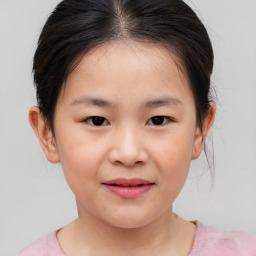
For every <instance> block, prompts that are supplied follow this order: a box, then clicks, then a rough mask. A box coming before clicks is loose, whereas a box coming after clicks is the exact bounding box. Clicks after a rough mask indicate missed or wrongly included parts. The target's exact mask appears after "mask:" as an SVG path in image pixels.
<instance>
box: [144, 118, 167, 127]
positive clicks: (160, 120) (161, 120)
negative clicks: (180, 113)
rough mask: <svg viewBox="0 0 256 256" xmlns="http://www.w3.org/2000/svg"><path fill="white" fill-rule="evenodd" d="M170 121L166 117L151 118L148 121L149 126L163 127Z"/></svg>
mask: <svg viewBox="0 0 256 256" xmlns="http://www.w3.org/2000/svg"><path fill="white" fill-rule="evenodd" d="M170 121H171V119H170V118H169V117H167V116H153V117H151V118H150V119H149V120H148V124H149V125H158V126H160V125H165V124H166V123H168V122H170Z"/></svg>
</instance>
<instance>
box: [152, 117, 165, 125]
mask: <svg viewBox="0 0 256 256" xmlns="http://www.w3.org/2000/svg"><path fill="white" fill-rule="evenodd" d="M163 122H164V117H163V116H155V117H152V123H153V124H154V125H161V124H163Z"/></svg>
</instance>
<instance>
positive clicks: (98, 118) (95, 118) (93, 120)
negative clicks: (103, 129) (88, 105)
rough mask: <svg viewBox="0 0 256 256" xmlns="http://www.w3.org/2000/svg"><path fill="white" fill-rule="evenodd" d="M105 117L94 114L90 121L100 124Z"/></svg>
mask: <svg viewBox="0 0 256 256" xmlns="http://www.w3.org/2000/svg"><path fill="white" fill-rule="evenodd" d="M104 121H105V119H104V118H103V117H100V116H94V117H92V123H93V124H94V125H96V126H100V125H102V124H103V123H104Z"/></svg>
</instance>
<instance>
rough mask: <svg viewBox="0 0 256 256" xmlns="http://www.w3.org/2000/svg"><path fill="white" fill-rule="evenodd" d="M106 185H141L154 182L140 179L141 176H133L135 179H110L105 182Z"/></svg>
mask: <svg viewBox="0 0 256 256" xmlns="http://www.w3.org/2000/svg"><path fill="white" fill-rule="evenodd" d="M103 184H104V185H115V186H127V187H128V186H131V187H132V186H139V185H153V184H154V182H151V181H148V180H144V179H140V178H133V179H126V178H118V179H113V180H108V181H105V182H103Z"/></svg>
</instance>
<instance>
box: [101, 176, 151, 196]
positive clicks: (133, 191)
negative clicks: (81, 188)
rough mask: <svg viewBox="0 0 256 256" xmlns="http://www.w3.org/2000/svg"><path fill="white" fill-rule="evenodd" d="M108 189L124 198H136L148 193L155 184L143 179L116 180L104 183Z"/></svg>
mask: <svg viewBox="0 0 256 256" xmlns="http://www.w3.org/2000/svg"><path fill="white" fill-rule="evenodd" d="M102 184H103V185H104V186H105V187H106V188H107V189H109V190H110V191H111V192H113V193H115V194H116V195H118V196H120V197H122V198H130V199H131V198H136V197H138V196H140V195H142V194H143V193H145V192H147V191H148V190H149V189H150V188H151V187H152V186H153V185H154V183H152V182H150V181H147V180H143V179H138V178H134V179H124V178H120V179H114V180H109V181H106V182H103V183H102Z"/></svg>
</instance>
